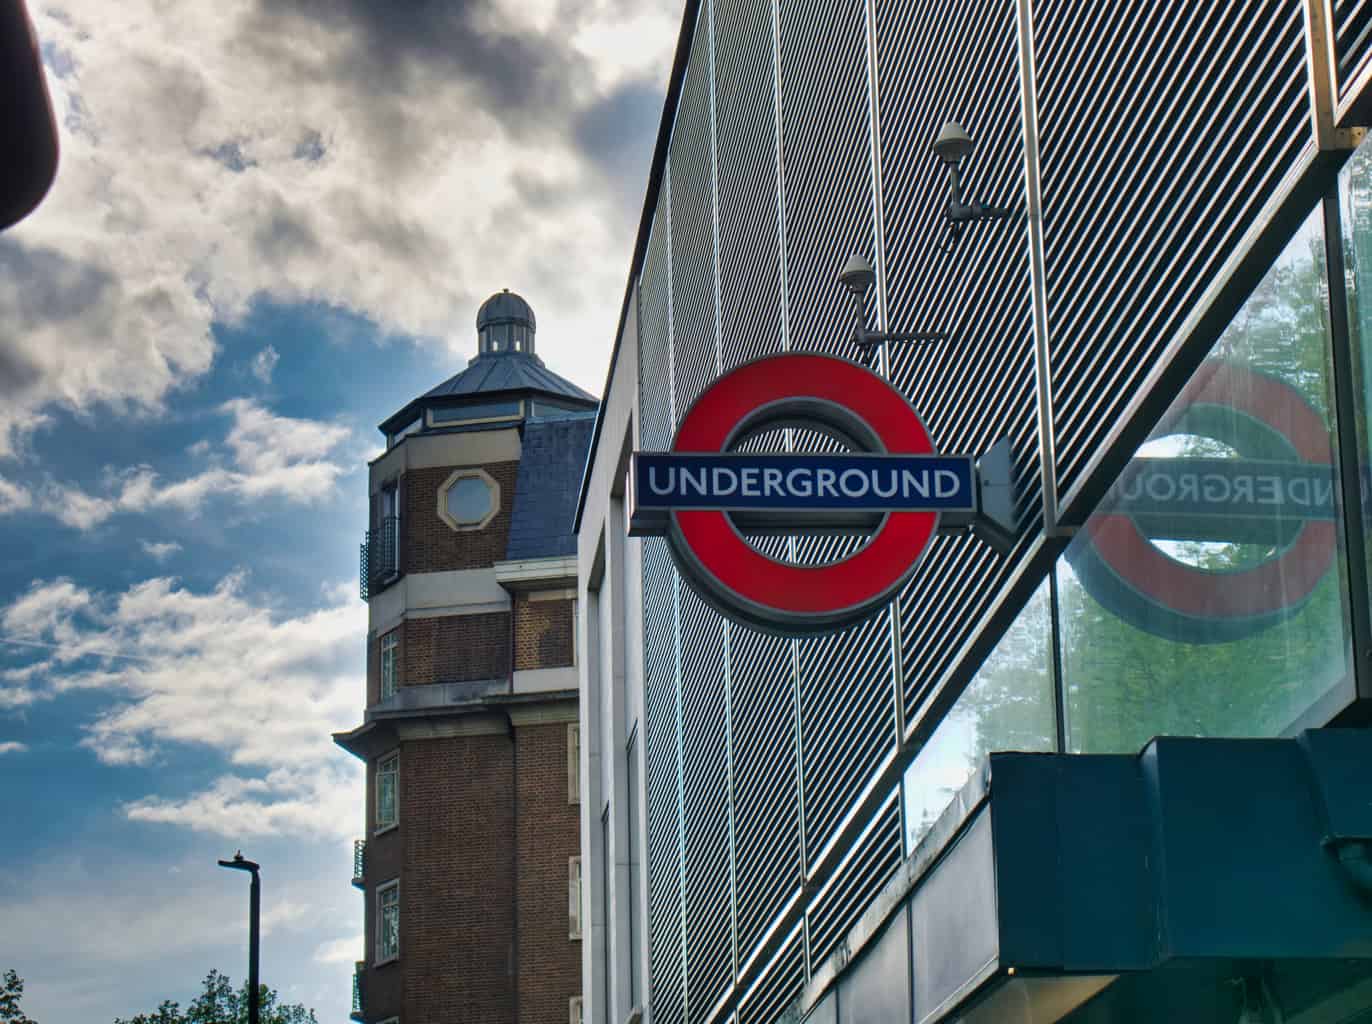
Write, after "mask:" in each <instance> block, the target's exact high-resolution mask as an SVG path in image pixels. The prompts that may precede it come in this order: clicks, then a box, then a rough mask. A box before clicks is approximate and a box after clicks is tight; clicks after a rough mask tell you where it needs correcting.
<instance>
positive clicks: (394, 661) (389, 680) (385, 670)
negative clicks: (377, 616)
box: [380, 627, 400, 701]
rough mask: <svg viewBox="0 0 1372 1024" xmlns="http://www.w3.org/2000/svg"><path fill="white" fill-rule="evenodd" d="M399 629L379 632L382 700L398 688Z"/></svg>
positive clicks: (391, 695) (393, 694) (393, 693)
mask: <svg viewBox="0 0 1372 1024" xmlns="http://www.w3.org/2000/svg"><path fill="white" fill-rule="evenodd" d="M399 666H400V629H399V627H397V628H395V629H393V630H391V631H390V632H388V633H383V634H381V682H380V686H381V688H380V694H381V699H382V700H383V701H384V700H386V699H388V698H390V697H393V696H395V694H396V691H397V690H398V689H399V688H400V679H399Z"/></svg>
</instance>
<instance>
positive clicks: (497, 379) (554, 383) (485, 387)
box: [423, 352, 596, 402]
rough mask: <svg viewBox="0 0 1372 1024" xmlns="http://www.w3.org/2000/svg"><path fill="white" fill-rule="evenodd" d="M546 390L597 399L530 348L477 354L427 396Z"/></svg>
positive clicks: (446, 396)
mask: <svg viewBox="0 0 1372 1024" xmlns="http://www.w3.org/2000/svg"><path fill="white" fill-rule="evenodd" d="M526 390H527V391H543V392H546V393H548V394H551V395H560V396H562V397H565V398H572V399H578V400H580V401H583V402H594V401H596V397H595V395H592V394H589V393H587V392H585V391H582V390H581V389H580V388H579V387H577V386H576V385H575V384H573V383H572V382H571V381H569V380H565V379H564V378H562V377H559V376H558V375H557V374H555V373H553V371H552V370H550V369H548V368H547V367H546V366H544V365H543V360H542V359H539V358H538V356H536V355H533V354H531V353H528V352H491V353H488V354H487V355H481V356H477V357H476V358H475V359H473V360H472V361H471V362H470V363H468V364H467V368H466V369H465V370H463V371H462V372H461V373H459V374H455V375H454V376H452V377H449V378H448V379H447V380H445V381H444V382H443V383H442V384H440V385H438V387H436V388H434V389H433V390H432V391H427V392H425V393H424V395H423V397H424V398H448V397H454V396H459V395H477V394H483V393H485V392H488V391H526Z"/></svg>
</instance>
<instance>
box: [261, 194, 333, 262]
mask: <svg viewBox="0 0 1372 1024" xmlns="http://www.w3.org/2000/svg"><path fill="white" fill-rule="evenodd" d="M253 245H254V246H256V248H257V251H258V254H259V255H260V256H261V257H262V259H263V260H264V261H265V262H266V263H268V264H270V265H271V266H281V265H282V264H284V263H286V262H287V261H289V260H291V259H293V258H295V257H307V258H308V257H316V256H318V255H319V254H320V253H321V252H322V251H323V246H322V245H321V243H320V241H319V234H318V232H316V231H315V228H314V225H313V224H312V223H311V217H310V216H309V214H308V213H307V212H306V211H304V210H293V209H291V208H290V207H289V206H287V205H286V203H285V202H284V201H283V200H281V199H280V198H279V197H278V198H277V199H276V200H275V201H274V202H273V203H272V204H271V209H270V211H269V212H267V214H266V216H265V217H263V218H262V220H261V222H260V223H259V224H258V225H257V227H256V229H255V230H254V231H253Z"/></svg>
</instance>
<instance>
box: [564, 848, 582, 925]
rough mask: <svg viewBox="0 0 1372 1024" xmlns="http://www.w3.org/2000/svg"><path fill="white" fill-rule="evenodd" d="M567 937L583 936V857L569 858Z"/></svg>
mask: <svg viewBox="0 0 1372 1024" xmlns="http://www.w3.org/2000/svg"><path fill="white" fill-rule="evenodd" d="M567 917H568V919H569V928H568V933H567V937H568V938H571V939H579V938H581V858H580V857H568V858H567Z"/></svg>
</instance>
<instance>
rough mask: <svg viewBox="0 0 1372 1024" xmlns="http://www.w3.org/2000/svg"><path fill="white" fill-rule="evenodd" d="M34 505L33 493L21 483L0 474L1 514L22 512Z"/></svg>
mask: <svg viewBox="0 0 1372 1024" xmlns="http://www.w3.org/2000/svg"><path fill="white" fill-rule="evenodd" d="M32 505H33V495H32V494H30V493H29V492H28V490H26V489H25V488H24V487H23V486H21V485H20V484H16V483H14V482H13V481H10V480H6V479H5V478H4V477H2V476H0V516H4V515H9V514H10V513H13V512H21V511H23V510H24V509H26V508H29V507H30V506H32Z"/></svg>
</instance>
